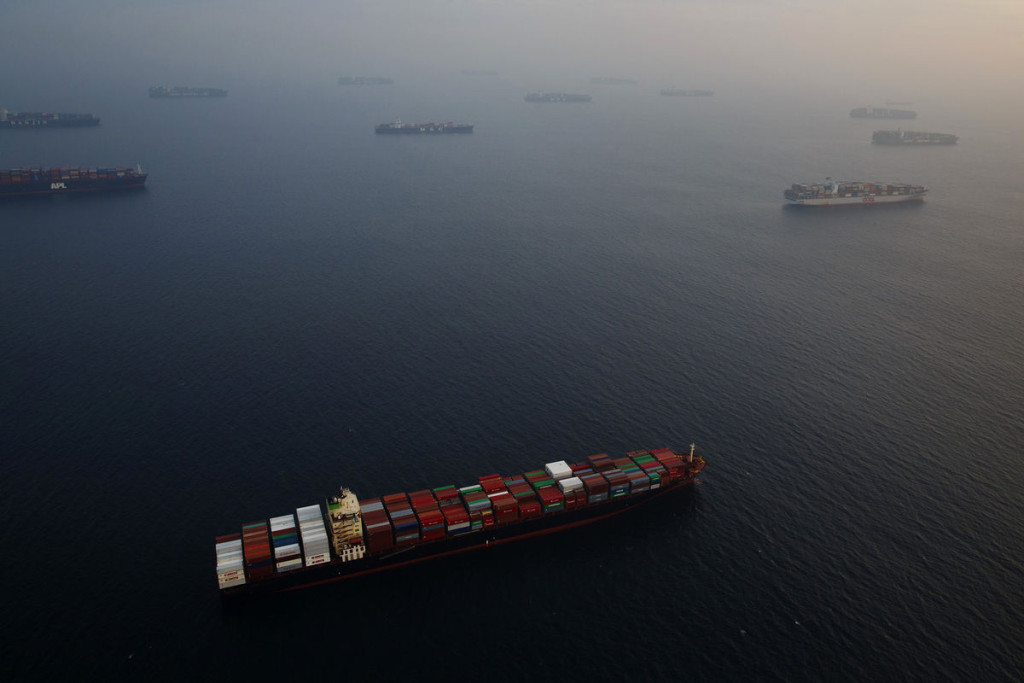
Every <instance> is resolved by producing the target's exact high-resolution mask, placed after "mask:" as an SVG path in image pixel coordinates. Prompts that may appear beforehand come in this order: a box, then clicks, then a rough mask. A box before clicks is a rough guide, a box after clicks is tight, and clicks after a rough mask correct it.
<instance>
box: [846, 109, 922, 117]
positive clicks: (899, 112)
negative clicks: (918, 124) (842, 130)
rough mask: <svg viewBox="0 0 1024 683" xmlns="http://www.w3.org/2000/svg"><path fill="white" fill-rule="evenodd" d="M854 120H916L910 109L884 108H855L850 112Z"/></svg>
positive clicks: (914, 112)
mask: <svg viewBox="0 0 1024 683" xmlns="http://www.w3.org/2000/svg"><path fill="white" fill-rule="evenodd" d="M850 116H852V117H853V118H855V119H916V118H917V112H916V111H912V110H910V109H887V108H885V107H857V108H856V109H851V110H850Z"/></svg>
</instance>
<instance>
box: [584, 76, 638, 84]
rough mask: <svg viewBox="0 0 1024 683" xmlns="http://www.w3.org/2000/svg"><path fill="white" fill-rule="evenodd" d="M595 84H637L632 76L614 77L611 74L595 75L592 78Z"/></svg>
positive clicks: (591, 80)
mask: <svg viewBox="0 0 1024 683" xmlns="http://www.w3.org/2000/svg"><path fill="white" fill-rule="evenodd" d="M590 82H591V83H593V84H595V85H636V81H634V80H633V79H632V78H612V77H610V76H595V77H593V78H591V79H590Z"/></svg>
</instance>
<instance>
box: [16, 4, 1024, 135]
mask: <svg viewBox="0 0 1024 683" xmlns="http://www.w3.org/2000/svg"><path fill="white" fill-rule="evenodd" d="M1021 36H1024V5H1022V4H1021V3H1019V2H1015V1H1014V0H979V1H972V2H967V1H963V2H933V1H931V0H896V1H895V2H887V1H884V0H865V1H862V2H856V3H828V2H820V1H817V0H714V1H711V0H709V1H699V0H697V1H671V0H669V1H665V2H661V1H650V2H646V1H643V0H638V1H634V2H627V1H620V0H590V1H581V2H569V1H562V0H532V1H525V2H524V1H510V2H489V1H484V0H450V1H444V2H441V1H432V0H427V1H421V0H393V1H389V2H376V1H373V2H351V1H346V0H339V1H337V2H335V1H315V2H311V1H301V0H300V1H299V2H294V3H279V2H269V1H267V0H222V1H213V2H209V1H198V0H197V1H190V0H178V1H173V0H168V1H163V2H160V1H153V0H150V1H148V2H129V1H127V0H95V1H93V2H74V1H70V0H68V1H60V0H41V1H39V2H27V1H19V0H8V1H7V2H5V3H3V6H2V7H0V45H2V47H0V50H2V51H3V53H4V54H5V56H6V58H5V59H4V60H3V64H2V65H0V76H2V78H3V80H4V81H5V82H8V83H19V82H29V83H37V84H39V87H40V91H39V102H38V103H35V102H33V103H32V104H36V105H37V106H53V105H49V104H48V102H49V101H52V100H53V98H54V96H55V95H56V94H55V93H54V94H48V96H44V93H46V88H45V87H44V86H47V85H49V84H61V85H63V86H65V87H72V88H73V87H74V85H75V84H89V85H90V87H95V86H96V84H97V83H106V84H111V85H113V84H115V83H122V82H141V83H147V84H149V83H162V82H167V83H179V82H180V83H183V84H184V83H189V84H192V83H212V84H216V85H224V86H225V87H229V86H231V85H237V84H240V83H255V84H258V83H261V82H262V83H268V82H273V81H279V82H285V83H292V84H315V83H322V82H325V81H328V82H329V81H333V80H334V79H335V78H336V77H337V75H340V74H342V73H344V74H351V75H387V76H391V77H394V78H399V79H414V78H425V77H429V76H431V75H437V74H443V73H451V72H454V71H459V70H462V69H481V70H493V71H496V72H498V73H499V74H500V75H501V76H502V77H505V78H507V79H509V80H512V81H519V82H521V83H522V85H523V87H527V88H559V87H569V86H572V85H574V84H576V83H578V82H579V81H581V80H583V79H587V78H589V77H592V76H617V77H627V78H634V79H637V80H640V81H641V82H643V83H644V84H648V85H652V86H657V87H706V88H713V89H718V90H723V89H725V88H727V87H728V88H732V89H735V88H739V87H747V88H751V87H756V86H763V87H768V88H782V89H785V90H786V91H787V92H789V93H790V94H791V95H792V96H795V97H798V96H804V97H810V98H814V97H821V96H828V95H830V94H835V93H842V94H843V95H844V96H846V97H847V99H848V100H849V101H850V102H851V106H852V104H853V103H858V102H860V103H864V104H875V105H880V104H882V101H883V100H885V99H895V100H911V101H915V102H922V101H935V102H938V103H941V104H942V105H943V106H944V107H947V108H948V107H951V106H954V103H956V104H957V105H959V106H964V107H967V108H970V107H971V106H977V107H979V108H981V109H985V108H989V107H991V106H993V105H998V106H999V107H1000V108H1004V109H1005V108H1006V107H1011V106H1012V107H1013V108H1014V113H1015V115H1016V114H1019V112H1020V110H1021V97H1022V95H1021V91H1022V89H1021V88H1020V87H1014V84H1017V85H1018V86H1019V82H1020V73H1019V70H1020V65H1021V64H1024V40H1022V39H1021ZM12 104H15V105H16V106H26V107H27V106H29V103H9V104H8V106H10V105H12Z"/></svg>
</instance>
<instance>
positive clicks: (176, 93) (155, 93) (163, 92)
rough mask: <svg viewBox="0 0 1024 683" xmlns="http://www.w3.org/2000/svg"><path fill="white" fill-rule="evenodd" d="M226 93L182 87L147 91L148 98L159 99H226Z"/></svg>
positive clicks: (154, 87) (213, 89)
mask: <svg viewBox="0 0 1024 683" xmlns="http://www.w3.org/2000/svg"><path fill="white" fill-rule="evenodd" d="M227 95H228V91H227V90H224V89H223V88H186V87H183V86H174V87H168V86H166V85H157V86H153V87H152V88H150V89H149V96H150V97H156V98H161V99H166V98H179V97H227Z"/></svg>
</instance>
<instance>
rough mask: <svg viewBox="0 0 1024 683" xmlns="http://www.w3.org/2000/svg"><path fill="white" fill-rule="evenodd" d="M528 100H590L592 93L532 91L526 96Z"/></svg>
mask: <svg viewBox="0 0 1024 683" xmlns="http://www.w3.org/2000/svg"><path fill="white" fill-rule="evenodd" d="M524 99H525V100H526V101H527V102H589V101H590V100H592V99H593V98H592V97H591V96H590V95H577V94H573V93H568V92H532V93H529V94H527V95H526V97H525V98H524Z"/></svg>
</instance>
